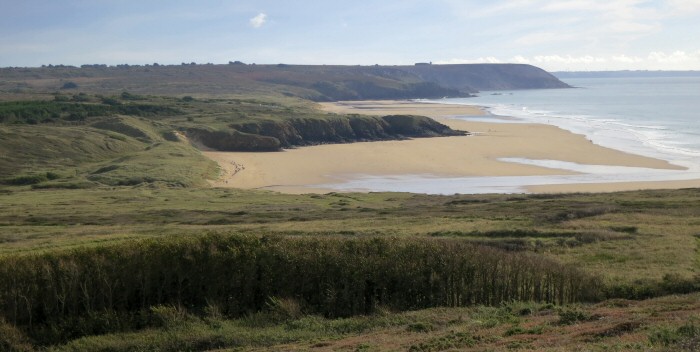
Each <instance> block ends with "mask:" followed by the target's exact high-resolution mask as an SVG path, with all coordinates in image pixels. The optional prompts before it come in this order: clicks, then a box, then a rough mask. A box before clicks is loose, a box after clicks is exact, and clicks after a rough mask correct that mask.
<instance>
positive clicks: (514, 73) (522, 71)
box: [403, 64, 570, 91]
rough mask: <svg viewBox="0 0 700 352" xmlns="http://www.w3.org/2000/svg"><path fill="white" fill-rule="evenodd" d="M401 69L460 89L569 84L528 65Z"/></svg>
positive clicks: (427, 66)
mask: <svg viewBox="0 0 700 352" xmlns="http://www.w3.org/2000/svg"><path fill="white" fill-rule="evenodd" d="M403 69H404V70H405V71H406V72H410V73H412V74H415V75H416V76H418V77H420V78H421V79H422V80H425V81H428V82H435V83H436V84H438V85H440V86H443V87H447V88H452V89H458V90H462V91H464V90H466V91H469V90H510V89H543V88H570V86H569V85H568V84H566V83H564V82H562V81H560V80H559V79H558V78H556V77H555V76H553V75H552V74H550V73H548V72H546V71H544V70H542V69H540V68H538V67H535V66H532V65H521V64H465V65H417V66H406V67H403Z"/></svg>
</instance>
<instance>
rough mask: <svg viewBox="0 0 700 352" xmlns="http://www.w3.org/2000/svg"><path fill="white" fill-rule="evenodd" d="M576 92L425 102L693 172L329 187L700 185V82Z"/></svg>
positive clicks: (427, 178) (393, 179)
mask: <svg viewBox="0 0 700 352" xmlns="http://www.w3.org/2000/svg"><path fill="white" fill-rule="evenodd" d="M563 81H565V82H566V83H568V84H569V85H571V86H573V87H576V88H571V89H542V90H517V91H497V92H481V93H479V96H478V97H474V98H452V99H440V100H430V101H426V102H432V103H442V104H465V105H477V106H483V107H486V108H487V109H488V111H489V112H490V113H491V114H493V116H486V117H471V116H454V118H458V119H465V120H479V121H491V122H507V123H518V122H525V123H543V124H551V125H555V126H559V127H561V128H563V129H566V130H569V131H572V132H574V133H578V134H583V135H585V136H586V137H587V138H588V139H590V140H591V141H592V142H593V143H596V144H599V145H602V146H606V147H610V148H614V149H618V150H622V151H626V152H630V153H634V154H639V155H646V156H650V157H655V158H659V159H664V160H668V161H669V162H671V163H673V164H675V165H679V166H683V167H685V168H687V170H682V171H677V170H655V169H645V168H629V167H614V166H602V165H580V164H575V163H570V162H566V161H563V160H530V159H521V158H508V159H503V160H502V161H505V162H512V163H521V164H529V165H537V166H541V167H548V168H553V169H561V170H569V171H575V172H577V173H578V174H576V175H561V176H557V175H555V176H522V177H513V176H509V177H457V178H441V177H435V176H432V175H393V176H378V175H351V176H348V177H344V178H343V180H342V181H340V182H338V183H336V184H332V185H323V186H324V187H330V188H333V189H338V190H364V191H367V190H369V191H398V192H417V193H429V194H453V193H473V194H476V193H524V192H526V187H527V186H535V185H547V184H579V183H607V182H629V181H663V180H689V179H700V77H697V76H696V77H625V78H613V77H606V78H569V79H563Z"/></svg>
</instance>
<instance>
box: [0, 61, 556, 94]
mask: <svg viewBox="0 0 700 352" xmlns="http://www.w3.org/2000/svg"><path fill="white" fill-rule="evenodd" d="M0 77H3V79H2V80H0V93H3V92H4V93H8V94H42V93H43V94H48V93H51V92H55V91H61V92H65V93H71V92H87V93H94V94H106V95H109V94H116V93H120V92H122V91H129V92H132V93H137V94H158V95H202V94H207V95H211V94H213V95H217V94H220V95H229V94H243V95H270V94H275V95H280V96H293V97H300V98H304V99H310V100H314V101H337V100H365V99H411V98H442V97H463V96H469V95H470V94H472V93H475V92H477V91H482V90H506V89H533V88H537V89H541V88H566V87H568V85H567V84H565V83H563V82H561V81H559V80H558V79H557V78H556V77H554V76H552V75H551V74H549V73H547V72H545V71H544V70H542V69H540V68H537V67H535V66H531V65H520V64H466V65H430V64H422V65H411V66H380V65H374V66H339V65H328V66H327V65H285V64H278V65H255V64H250V65H246V64H243V63H232V64H228V65H211V64H207V65H192V64H183V65H156V64H154V65H145V66H133V65H131V66H130V65H119V66H118V67H108V66H105V65H87V66H84V67H80V68H78V67H71V66H52V67H41V68H0Z"/></svg>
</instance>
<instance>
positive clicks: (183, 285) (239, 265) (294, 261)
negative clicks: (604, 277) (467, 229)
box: [0, 235, 598, 344]
mask: <svg viewBox="0 0 700 352" xmlns="http://www.w3.org/2000/svg"><path fill="white" fill-rule="evenodd" d="M0 286H1V287H3V289H2V292H0V315H2V316H4V317H5V319H6V320H7V321H8V322H9V323H11V324H13V325H16V326H20V327H22V328H23V329H24V330H25V331H27V332H28V333H29V334H30V336H31V337H32V338H33V340H35V341H38V342H39V343H40V344H52V343H56V342H61V341H65V340H67V339H70V338H76V337H81V336H85V335H94V334H99V333H107V332H113V329H118V331H123V330H132V329H137V328H142V327H143V322H142V321H139V320H140V319H143V317H142V315H144V314H145V313H144V312H147V311H148V309H149V308H150V307H154V306H159V305H168V306H177V307H187V309H188V310H190V311H194V312H197V311H199V312H203V311H204V310H205V309H207V308H209V309H216V310H217V312H219V313H220V314H222V315H223V316H225V317H242V316H246V315H249V314H252V313H255V312H258V311H261V310H263V309H264V308H265V307H266V305H267V304H268V303H269V302H267V300H268V299H270V297H284V298H289V299H294V300H295V302H298V304H300V305H301V307H302V309H303V310H304V311H305V312H306V313H310V314H317V315H322V316H326V317H348V316H353V315H359V314H371V313H374V312H376V310H377V309H378V307H383V308H385V309H391V310H397V311H401V310H409V309H419V308H426V307H435V306H455V307H459V306H468V305H474V304H488V305H494V304H497V303H500V302H506V301H511V300H517V301H537V302H541V301H545V302H556V303H560V304H564V303H570V302H574V301H580V300H582V299H588V300H591V299H594V298H597V297H595V295H596V294H597V293H598V292H597V291H598V283H597V282H596V281H595V279H593V278H592V277H589V276H588V275H586V274H584V273H582V272H580V271H579V270H577V269H574V268H573V267H567V266H562V265H560V264H558V263H556V262H554V261H552V260H548V259H545V258H539V257H537V256H534V255H532V254H529V253H503V252H501V251H498V250H494V249H489V248H487V247H475V246H473V245H470V244H468V243H467V242H464V241H458V240H430V239H420V240H419V239H412V240H408V239H396V238H394V239H392V238H366V239H335V238H319V237H305V238H288V239H284V238H274V237H262V238H260V237H255V236H221V235H217V236H203V237H201V236H196V237H192V238H186V239H183V238H179V239H166V240H163V239H161V240H158V241H154V240H145V241H143V240H142V241H131V242H128V243H121V244H115V245H105V246H100V247H96V248H87V249H85V248H83V249H73V250H69V251H61V252H51V253H44V254H41V255H31V256H28V255H22V256H19V257H17V256H9V257H5V258H3V259H2V260H0Z"/></svg>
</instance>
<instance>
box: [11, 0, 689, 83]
mask: <svg viewBox="0 0 700 352" xmlns="http://www.w3.org/2000/svg"><path fill="white" fill-rule="evenodd" d="M237 60H238V61H242V62H245V63H258V64H277V63H286V64H346V65H373V64H380V65H407V64H408V65H410V64H413V63H415V62H432V63H434V64H449V63H475V62H495V63H528V64H532V65H535V66H538V67H541V68H543V69H545V70H548V71H598V70H700V0H665V1H660V0H654V1H645V0H602V1H599V0H509V1H503V0H489V1H482V0H461V1H460V0H374V1H372V0H352V1H349V0H345V1H335V0H308V1H304V0H298V1H289V0H286V1H285V0H278V1H275V0H235V1H223V0H218V1H217V0H197V1H193V0H189V1H181V0H167V1H164V0H163V1H161V0H139V1H134V0H43V1H42V0H0V67H8V66H13V67H14V66H21V67H36V66H41V65H49V64H53V65H58V64H64V65H75V66H79V65H82V64H108V65H116V64H147V63H148V64H152V63H159V64H180V63H182V62H187V63H190V62H196V63H200V64H201V63H214V64H225V63H228V62H229V61H237Z"/></svg>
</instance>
